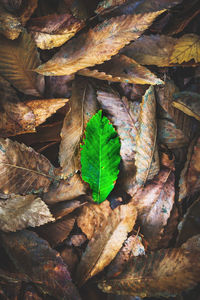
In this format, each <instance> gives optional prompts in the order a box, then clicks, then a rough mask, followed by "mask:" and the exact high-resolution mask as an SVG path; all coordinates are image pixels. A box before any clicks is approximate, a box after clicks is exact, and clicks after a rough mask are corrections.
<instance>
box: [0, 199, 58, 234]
mask: <svg viewBox="0 0 200 300" xmlns="http://www.w3.org/2000/svg"><path fill="white" fill-rule="evenodd" d="M54 220H55V219H54V218H53V216H52V214H51V213H50V211H49V209H48V207H47V205H46V204H45V203H44V202H43V201H42V200H41V199H40V198H38V197H37V196H34V195H26V196H20V195H14V194H11V195H10V196H9V198H8V199H7V200H0V229H1V230H3V231H16V230H21V229H23V228H26V227H28V226H31V227H36V226H40V225H43V224H45V223H48V222H51V221H54Z"/></svg>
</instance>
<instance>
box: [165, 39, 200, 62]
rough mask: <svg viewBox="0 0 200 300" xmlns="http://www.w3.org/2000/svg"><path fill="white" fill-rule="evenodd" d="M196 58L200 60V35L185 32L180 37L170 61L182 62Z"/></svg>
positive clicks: (196, 60) (197, 60) (195, 59)
mask: <svg viewBox="0 0 200 300" xmlns="http://www.w3.org/2000/svg"><path fill="white" fill-rule="evenodd" d="M191 59H194V61H195V62H196V63H198V62H200V37H199V36H198V35H196V34H192V33H190V34H185V35H183V36H182V37H181V38H179V39H178V41H177V43H176V45H175V46H174V49H173V52H172V54H171V56H170V63H178V64H181V63H183V62H188V61H190V60H191Z"/></svg>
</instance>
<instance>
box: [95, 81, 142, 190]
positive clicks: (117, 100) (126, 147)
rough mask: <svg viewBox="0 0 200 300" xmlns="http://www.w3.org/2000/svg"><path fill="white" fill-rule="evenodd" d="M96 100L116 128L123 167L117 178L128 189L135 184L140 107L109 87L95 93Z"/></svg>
mask: <svg viewBox="0 0 200 300" xmlns="http://www.w3.org/2000/svg"><path fill="white" fill-rule="evenodd" d="M97 99H98V101H99V103H100V105H101V107H102V109H103V110H104V111H105V112H106V113H107V115H108V118H109V120H111V121H112V124H113V125H114V126H115V127H116V129H117V133H118V135H119V137H120V141H121V148H120V155H121V158H122V162H123V166H122V170H121V174H119V177H120V178H121V180H122V181H123V186H124V188H125V189H128V188H129V186H132V184H133V182H135V173H136V168H135V151H136V135H137V130H138V125H139V124H138V118H139V113H140V106H139V103H138V102H131V101H128V99H127V98H126V97H120V95H119V94H118V93H117V92H116V91H115V90H113V89H112V88H111V87H109V86H105V87H104V88H102V89H101V90H98V91H97Z"/></svg>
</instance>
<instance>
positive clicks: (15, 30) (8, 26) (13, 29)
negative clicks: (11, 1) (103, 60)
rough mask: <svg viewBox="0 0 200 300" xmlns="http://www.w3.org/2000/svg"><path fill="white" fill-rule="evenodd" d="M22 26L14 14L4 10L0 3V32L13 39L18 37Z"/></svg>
mask: <svg viewBox="0 0 200 300" xmlns="http://www.w3.org/2000/svg"><path fill="white" fill-rule="evenodd" d="M21 31H22V26H21V23H20V20H19V18H18V17H17V16H15V15H14V14H12V13H10V12H8V11H6V9H5V8H4V7H3V5H2V4H0V33H1V34H3V35H4V36H5V37H6V38H8V39H11V40H14V39H16V38H18V36H19V34H20V32H21Z"/></svg>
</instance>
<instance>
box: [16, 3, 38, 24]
mask: <svg viewBox="0 0 200 300" xmlns="http://www.w3.org/2000/svg"><path fill="white" fill-rule="evenodd" d="M37 5H38V0H23V2H22V5H21V7H20V10H19V12H18V14H19V19H20V21H21V24H22V25H23V26H25V24H26V22H27V21H28V20H29V19H30V17H31V15H32V14H33V13H34V11H35V9H36V8H37Z"/></svg>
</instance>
